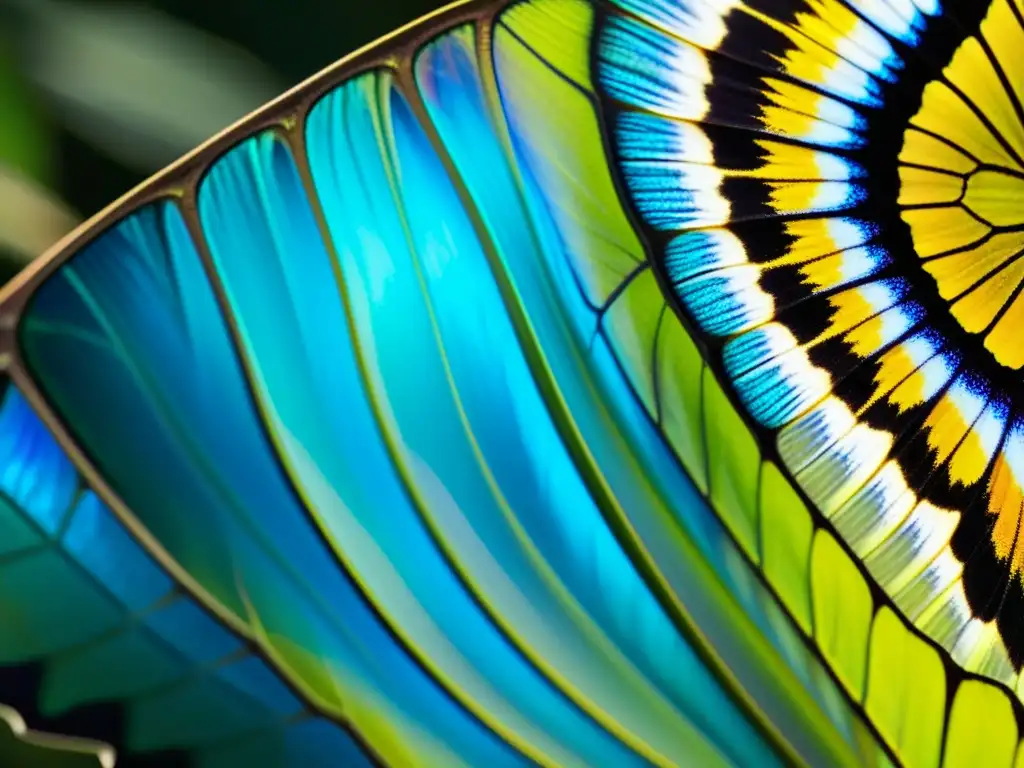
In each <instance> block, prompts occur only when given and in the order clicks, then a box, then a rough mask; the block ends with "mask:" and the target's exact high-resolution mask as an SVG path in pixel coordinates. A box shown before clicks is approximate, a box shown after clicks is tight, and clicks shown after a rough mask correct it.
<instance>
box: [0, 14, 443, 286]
mask: <svg viewBox="0 0 1024 768" xmlns="http://www.w3.org/2000/svg"><path fill="white" fill-rule="evenodd" d="M444 4H445V3H444V2H441V1H440V0H373V1H372V2H368V1H367V0H278V1H277V2H275V0H120V1H118V0H0V279H2V280H7V279H8V278H10V277H11V276H12V275H13V274H14V273H15V272H16V271H17V270H18V269H19V268H20V267H21V266H22V265H24V263H26V261H27V260H29V259H31V258H32V257H34V256H36V255H38V254H39V253H40V252H41V251H42V250H44V249H45V248H46V247H48V246H49V245H50V244H52V243H53V242H54V241H55V240H56V239H58V238H59V237H60V236H61V235H63V234H64V233H65V232H66V231H67V230H68V229H69V228H70V227H72V226H74V224H75V223H76V222H77V221H79V220H81V219H83V218H88V217H89V216H91V215H92V214H94V213H95V212H97V211H98V210H100V209H101V208H103V207H104V206H106V205H107V204H109V203H110V202H112V201H114V200H115V199H117V198H118V197H120V196H121V195H122V194H123V193H124V192H126V191H127V190H129V189H131V188H132V187H133V186H135V185H136V184H137V183H138V182H140V181H142V180H143V179H145V178H146V177H147V176H149V175H150V174H152V173H153V172H155V171H157V170H159V169H160V168H161V167H163V166H164V165H166V164H167V163H169V162H171V161H173V160H174V159H176V158H177V157H179V156H181V155H182V154H184V153H185V152H187V151H188V150H190V149H191V148H192V147H194V146H195V145H197V144H199V143H200V142H202V141H203V140H205V139H206V138H208V137H209V136H211V135H212V134H214V133H216V132H217V131H219V130H220V129H221V128H223V127H225V126H227V125H229V124H230V123H232V122H234V121H235V120H237V119H238V118H239V117H241V116H242V115H244V114H246V113H247V112H249V111H250V110H252V109H254V108H256V107H258V106H259V105H260V104H262V103H264V102H266V101H268V100H269V99H271V98H273V97H274V96H276V95H277V94H279V93H281V92H282V91H284V90H286V89H287V88H289V87H291V86H292V85H295V84H296V83H298V82H300V81H301V80H303V79H305V78H306V77H308V76H310V75H312V74H314V73H315V72H317V71H318V70H320V69H322V68H323V67H325V66H327V65H328V64H330V63H331V62H333V61H335V60H337V59H338V58H340V57H341V56H343V55H344V54H346V53H348V52H350V51H352V50H355V49H356V48H359V47H360V46H362V45H365V44H366V43H369V42H371V41H373V40H374V39H376V38H378V37H380V36H381V35H383V34H386V33H387V32H389V31H391V30H393V29H395V28H396V27H399V26H401V25H403V24H406V23H407V22H409V21H412V20H413V19H415V18H417V17H419V16H421V15H423V14H425V13H427V12H429V11H431V10H434V9H436V8H438V7H440V6H441V5H444Z"/></svg>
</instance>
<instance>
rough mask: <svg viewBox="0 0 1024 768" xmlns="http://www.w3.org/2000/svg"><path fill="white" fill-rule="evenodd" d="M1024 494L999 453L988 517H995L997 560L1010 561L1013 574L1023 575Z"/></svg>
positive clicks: (993, 534) (993, 533)
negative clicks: (1023, 527) (1022, 520)
mask: <svg viewBox="0 0 1024 768" xmlns="http://www.w3.org/2000/svg"><path fill="white" fill-rule="evenodd" d="M1022 504H1024V491H1022V489H1021V484H1020V482H1019V481H1018V479H1017V477H1016V476H1015V474H1014V472H1013V469H1012V468H1011V467H1010V464H1009V462H1007V460H1006V458H1005V456H1004V455H1003V454H1002V453H1000V454H999V456H998V457H997V458H996V461H995V464H994V465H993V469H992V478H991V479H990V480H989V483H988V513H989V514H990V515H993V516H995V518H996V520H995V524H994V525H993V526H992V543H993V544H994V545H995V551H996V557H998V558H999V559H1000V560H1005V561H1008V565H1009V568H1010V572H1011V573H1015V574H1018V575H1019V574H1020V573H1021V572H1022V571H1024V542H1022V541H1021V540H1020V537H1019V536H1018V529H1019V526H1020V516H1021V505H1022Z"/></svg>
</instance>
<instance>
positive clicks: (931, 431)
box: [924, 392, 971, 465]
mask: <svg viewBox="0 0 1024 768" xmlns="http://www.w3.org/2000/svg"><path fill="white" fill-rule="evenodd" d="M970 426H971V425H970V424H968V423H967V420H966V419H964V415H963V413H961V412H960V406H959V405H958V404H957V402H956V398H955V396H954V395H953V393H952V392H947V393H946V394H945V395H944V396H943V397H942V399H941V400H939V402H937V403H936V404H935V407H934V408H933V409H932V412H931V413H930V414H928V418H927V419H926V420H925V422H924V428H925V429H927V430H928V445H929V446H930V447H931V448H932V449H933V450H934V451H935V453H936V454H937V456H936V457H935V463H936V465H941V464H943V463H945V461H946V459H948V458H949V456H950V454H951V453H953V451H954V450H955V449H956V447H957V445H958V444H959V443H960V440H961V439H962V438H963V436H964V433H965V432H966V431H967V430H968V429H969V428H970Z"/></svg>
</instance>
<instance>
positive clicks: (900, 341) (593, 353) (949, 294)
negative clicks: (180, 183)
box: [0, 0, 1024, 768]
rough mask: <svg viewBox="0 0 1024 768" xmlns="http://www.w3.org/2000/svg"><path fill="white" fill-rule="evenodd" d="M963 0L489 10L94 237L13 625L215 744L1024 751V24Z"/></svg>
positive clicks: (134, 703)
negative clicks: (1023, 391)
mask: <svg viewBox="0 0 1024 768" xmlns="http://www.w3.org/2000/svg"><path fill="white" fill-rule="evenodd" d="M949 5H950V7H949V8H947V7H946V5H945V4H943V5H940V4H939V2H938V0H848V1H845V2H844V0H794V1H793V2H789V3H782V2H777V1H773V0H671V1H669V0H614V2H607V3H601V4H597V3H590V2H587V1H586V0H529V1H527V2H520V3H515V4H511V5H509V6H508V7H507V8H504V9H495V10H494V12H493V13H483V12H480V13H478V14H477V16H475V17H474V19H475V20H476V21H475V23H469V22H467V21H466V19H467V18H468V17H467V16H466V15H463V16H462V17H458V16H457V14H456V15H452V16H451V17H450V18H452V19H457V18H461V19H462V21H460V22H459V23H454V22H453V23H449V24H448V25H447V26H446V27H445V28H443V29H441V28H440V27H439V28H438V29H437V34H436V35H434V36H433V37H432V38H431V39H430V40H428V41H427V42H425V43H424V44H423V45H421V46H420V47H419V48H418V49H417V50H416V51H414V52H412V53H411V54H410V55H409V56H408V57H407V59H405V60H403V61H402V62H401V63H400V64H394V65H392V64H388V65H383V64H382V65H380V66H377V67H370V68H369V69H366V70H364V71H362V72H361V73H360V74H358V75H356V76H355V77H353V78H351V79H349V80H346V81H344V82H341V83H339V84H338V85H336V86H334V87H332V88H331V89H329V90H328V91H327V92H326V93H325V94H324V95H323V96H322V97H320V98H317V99H316V100H315V101H314V102H313V103H312V106H311V107H310V108H308V109H306V108H303V109H302V111H301V112H300V113H299V114H297V115H291V116H289V118H290V119H283V120H282V121H281V123H280V126H279V127H273V128H268V129H264V130H261V131H259V132H255V133H254V132H250V133H249V134H248V135H246V136H244V137H243V138H242V139H241V140H240V141H239V142H237V143H235V144H234V145H233V146H232V147H231V148H230V149H229V150H227V151H226V152H225V153H224V154H222V155H221V156H219V157H217V158H216V159H215V160H214V161H212V163H211V164H210V165H209V167H207V168H204V169H203V174H202V176H201V178H200V180H199V181H198V182H197V183H196V184H195V185H194V186H190V187H188V188H186V189H185V190H184V191H182V190H181V189H178V188H175V189H173V190H169V192H168V194H167V195H166V196H164V197H159V196H158V199H157V200H156V201H155V202H149V203H147V204H146V205H144V206H142V207H139V208H137V209H135V210H133V211H132V212H131V213H130V215H128V216H127V217H126V218H124V219H122V220H120V221H118V222H116V223H114V224H113V225H112V226H111V227H109V228H108V229H107V230H105V231H103V232H101V233H99V234H98V235H97V236H96V237H95V238H94V239H93V240H92V241H91V242H90V243H89V244H88V245H87V246H86V247H84V248H83V249H82V250H81V251H80V252H78V253H76V254H75V255H73V257H72V258H71V259H70V260H68V261H67V262H66V263H65V264H64V265H63V266H61V267H60V268H59V269H58V270H57V271H56V272H55V273H54V274H53V276H51V277H50V278H48V279H47V280H46V281H45V282H44V283H43V284H42V285H41V286H40V287H39V288H38V289H37V290H36V292H35V294H34V295H33V297H32V299H31V301H30V303H29V305H28V307H27V309H26V310H25V312H24V315H23V316H22V318H21V320H20V326H19V329H18V339H19V344H20V347H19V350H18V354H19V359H20V360H22V361H23V364H24V366H25V367H26V369H27V372H28V373H29V375H30V377H31V379H32V381H33V382H34V385H35V387H37V388H38V390H39V393H38V394H39V395H41V397H42V399H43V401H44V402H45V403H46V406H47V409H49V410H52V414H53V416H55V417H56V423H57V424H58V425H59V428H58V430H57V432H58V434H63V436H64V437H65V438H66V439H67V440H68V441H69V444H73V445H74V446H75V447H76V449H77V450H80V451H81V452H82V454H83V456H84V457H85V458H86V459H87V462H86V463H87V466H88V468H89V472H87V474H90V473H91V472H95V474H96V475H97V476H98V477H99V478H101V480H102V483H97V484H96V485H97V487H96V488H90V487H88V485H87V484H86V483H84V481H83V480H82V478H81V476H80V475H79V471H78V470H77V469H76V468H75V466H74V465H73V463H72V460H71V459H69V458H68V456H67V455H65V452H64V450H63V449H62V448H61V447H60V443H59V442H58V441H57V440H56V439H55V438H54V437H53V436H52V435H51V433H50V432H49V431H48V430H47V428H46V427H45V426H44V425H43V422H42V421H40V417H39V416H37V415H35V413H34V411H33V409H32V408H31V407H30V403H31V402H32V400H33V398H32V397H31V396H29V395H30V394H31V393H22V392H20V391H19V390H18V389H16V388H15V387H14V386H13V385H10V386H8V387H7V389H6V390H5V394H4V398H3V401H2V407H0V453H2V454H3V456H4V458H5V463H0V466H3V467H5V469H4V471H3V473H0V601H2V602H3V606H4V610H5V611H9V612H10V615H12V616H16V617H17V620H16V622H14V626H15V627H16V629H15V630H8V629H7V628H6V627H4V628H3V629H2V630H0V662H3V663H28V662H33V663H41V664H42V666H43V669H44V672H45V676H44V681H45V682H44V685H43V690H42V693H41V696H42V698H41V702H42V703H41V704H40V710H41V711H43V712H44V713H47V712H50V711H51V710H52V711H54V712H56V711H60V710H62V709H67V708H70V707H75V706H82V705H85V704H87V703H89V702H94V701H116V702H118V703H119V704H120V705H121V707H122V709H123V712H124V717H125V719H126V722H127V723H128V724H129V726H128V729H127V733H128V734H129V735H128V737H127V739H126V741H125V744H124V748H125V749H127V750H129V751H133V750H135V751H146V750H154V749H176V750H182V751H185V752H188V753H189V754H190V755H191V756H192V757H194V758H196V759H197V760H198V762H199V764H200V765H211V766H212V765H217V766H222V765H227V766H234V765H240V766H246V765H255V764H259V765H267V766H274V765H282V766H294V765H310V766H313V765H325V766H334V765H357V766H358V765H371V764H381V763H383V764H387V765H395V766H407V765H408V766H420V765H422V766H431V767H432V766H440V767H442V768H454V767H455V766H487V767H488V768H490V767H491V766H494V767H496V768H497V767H500V766H526V765H541V766H552V767H554V766H609V767H610V768H619V767H620V766H621V767H622V768H628V767H629V766H637V767H638V768H639V767H640V766H652V765H653V766H666V767H667V766H684V765H700V766H715V765H757V766H774V765H780V766H781V765H800V764H806V765H837V766H838V765H843V766H872V765H875V766H887V765H890V764H891V763H892V762H894V761H895V762H899V763H902V764H906V765H911V766H938V765H950V766H959V765H970V764H984V765H1003V766H1010V765H1014V764H1015V761H1017V760H1018V752H1020V750H1019V749H1018V741H1019V739H1020V733H1019V732H1018V722H1019V718H1020V716H1021V714H1022V713H1024V707H1022V705H1021V701H1020V695H1021V693H1022V692H1024V682H1022V680H1021V673H1020V668H1021V662H1022V661H1024V636H1022V635H1021V634H1020V631H1021V616H1024V581H1022V578H1024V545H1022V544H1021V543H1020V542H1019V541H1018V539H1019V535H1018V534H1019V528H1020V519H1021V515H1022V504H1024V474H1022V473H1024V454H1022V451H1024V421H1022V420H1021V419H1022V418H1024V417H1022V416H1021V414H1022V413H1024V411H1022V409H1021V404H1020V403H1018V402H1017V397H1018V394H1019V392H1020V382H1019V379H1018V378H1017V377H1018V375H1019V369H1020V368H1021V367H1022V366H1024V353H1021V348H1022V347H1021V345H1020V343H1019V342H1017V341H1016V339H1015V338H1014V334H1013V331H1014V330H1015V328H1016V325H1018V324H1019V323H1017V320H1016V319H1015V318H1016V317H1017V313H1019V312H1024V310H1019V309H1018V306H1024V303H1022V302H1024V298H1020V297H1019V296H1018V294H1020V293H1021V291H1020V286H1021V285H1024V282H1022V280H1024V272H1021V270H1022V269H1024V267H1022V266H1021V264H1022V263H1024V262H1022V261H1021V259H1020V257H1021V253H1022V252H1024V242H1022V241H1024V226H1022V224H1024V217H1021V216H1019V215H1018V214H1019V210H1018V207H1017V206H1018V200H1019V197H1020V195H1019V193H1018V192H1017V187H1018V186H1021V187H1022V189H1024V181H1021V180H1022V179H1024V162H1022V159H1021V158H1022V156H1024V108H1022V96H1024V90H1022V93H1018V91H1017V88H1019V87H1020V82H1024V71H1021V72H1018V70H1019V69H1020V66H1021V65H1020V62H1019V57H1016V58H1015V57H1014V55H1013V51H1014V46H1019V45H1021V44H1022V43H1024V25H1022V24H1021V21H1022V18H1024V17H1022V7H1021V6H1020V4H1019V3H1018V0H992V1H991V2H986V3H970V2H967V0H964V2H962V3H952V2H951V3H949ZM479 7H480V8H484V9H485V10H486V6H485V5H484V4H481V5H480V6H479ZM291 118H294V119H291ZM1018 273H1020V274H1018ZM61 431H63V432H61ZM1018 478H1021V479H1020V480H1018ZM100 485H102V487H99V486H100ZM101 499H104V500H105V501H101ZM44 585H45V591H46V592H47V593H48V594H50V595H52V597H51V598H46V599H43V598H42V597H41V596H40V595H41V591H42V590H43V589H44ZM112 668H117V669H121V670H125V671H126V674H123V675H122V674H119V675H113V676H112V675H109V674H107V673H106V671H105V670H107V669H112ZM0 698H2V696H0ZM1021 759H1024V753H1021Z"/></svg>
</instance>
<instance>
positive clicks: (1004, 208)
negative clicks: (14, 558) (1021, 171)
mask: <svg viewBox="0 0 1024 768" xmlns="http://www.w3.org/2000/svg"><path fill="white" fill-rule="evenodd" d="M964 205H965V206H967V208H968V209H969V210H970V211H971V212H973V213H974V214H975V215H976V216H978V217H979V218H981V219H984V220H985V221H987V222H988V223H989V224H992V225H994V226H996V227H1012V226H1015V225H1017V224H1020V223H1022V222H1024V178H1021V177H1020V176H1011V175H1010V174H1008V173H1003V172H1001V171H978V172H976V173H973V174H971V176H970V177H969V178H968V179H967V192H966V194H965V195H964Z"/></svg>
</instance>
